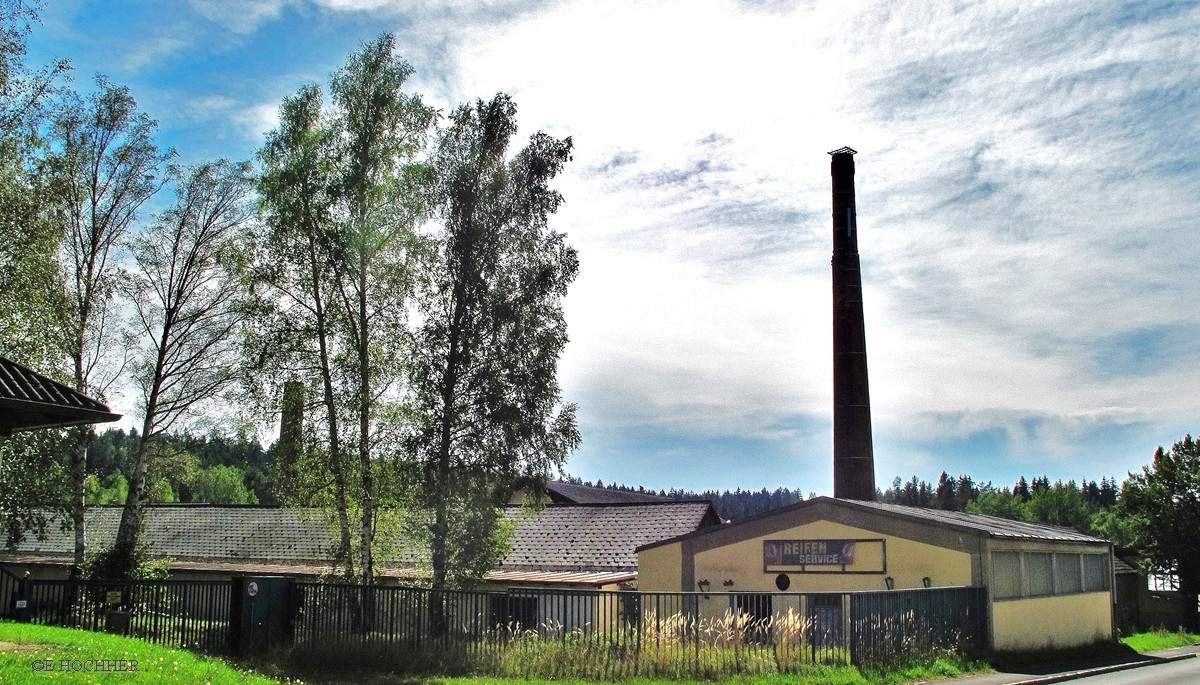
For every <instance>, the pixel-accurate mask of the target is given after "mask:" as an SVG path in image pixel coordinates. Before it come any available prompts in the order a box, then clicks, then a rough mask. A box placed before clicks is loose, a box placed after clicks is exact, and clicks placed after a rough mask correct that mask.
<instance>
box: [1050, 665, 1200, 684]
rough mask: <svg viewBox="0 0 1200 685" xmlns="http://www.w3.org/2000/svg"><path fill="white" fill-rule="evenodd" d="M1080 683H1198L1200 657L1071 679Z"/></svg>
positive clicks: (1199, 679)
mask: <svg viewBox="0 0 1200 685" xmlns="http://www.w3.org/2000/svg"><path fill="white" fill-rule="evenodd" d="M1069 682H1071V683H1077V684H1078V685H1197V683H1200V659H1184V660H1182V661H1173V662H1170V663H1165V664H1156V665H1154V666H1142V667H1140V668H1131V669H1129V670H1127V671H1117V672H1116V673H1106V674H1104V675H1094V676H1090V677H1087V678H1079V679H1077V680H1071V681H1069Z"/></svg>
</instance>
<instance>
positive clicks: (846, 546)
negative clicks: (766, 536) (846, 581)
mask: <svg viewBox="0 0 1200 685" xmlns="http://www.w3.org/2000/svg"><path fill="white" fill-rule="evenodd" d="M884 558H885V553H884V541H883V540H827V539H820V540H764V541H763V570H764V571H766V572H778V571H791V572H797V573H884V572H886V570H887V565H886V562H885V560H884Z"/></svg>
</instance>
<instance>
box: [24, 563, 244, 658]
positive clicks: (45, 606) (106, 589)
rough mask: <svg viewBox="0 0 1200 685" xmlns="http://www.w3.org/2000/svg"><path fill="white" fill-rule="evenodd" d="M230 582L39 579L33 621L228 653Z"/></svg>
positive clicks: (34, 585)
mask: <svg viewBox="0 0 1200 685" xmlns="http://www.w3.org/2000/svg"><path fill="white" fill-rule="evenodd" d="M230 587H231V586H230V582H229V581H227V580H212V581H209V580H124V581H113V580H105V581H99V580H35V581H30V582H29V597H28V598H27V600H26V601H27V602H28V607H29V620H30V621H31V622H33V623H40V624H43V625H52V626H61V627H66V628H80V629H83V630H104V631H108V632H114V633H120V634H124V635H131V636H134V637H140V638H143V639H145V640H148V641H150V642H154V643H156V644H162V645H167V646H171V647H182V648H185V649H191V650H196V651H201V652H208V653H213V654H225V653H228V652H229V649H230V644H229V635H230V632H229V621H230V617H229V611H230Z"/></svg>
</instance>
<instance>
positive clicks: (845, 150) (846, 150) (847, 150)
mask: <svg viewBox="0 0 1200 685" xmlns="http://www.w3.org/2000/svg"><path fill="white" fill-rule="evenodd" d="M829 154H831V155H856V154H858V150H855V149H854V148H852V147H839V148H838V149H836V150H834V151H832V152H830V153H829Z"/></svg>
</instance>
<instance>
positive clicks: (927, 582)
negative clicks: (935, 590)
mask: <svg viewBox="0 0 1200 685" xmlns="http://www.w3.org/2000/svg"><path fill="white" fill-rule="evenodd" d="M921 584H922V585H924V586H925V587H933V579H932V578H930V577H929V576H925V577H924V578H922V579H921Z"/></svg>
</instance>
